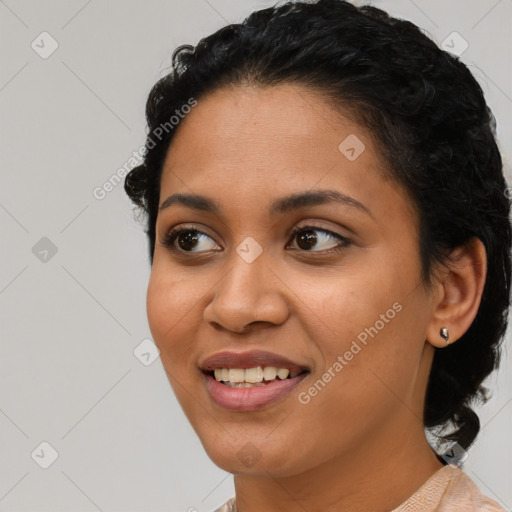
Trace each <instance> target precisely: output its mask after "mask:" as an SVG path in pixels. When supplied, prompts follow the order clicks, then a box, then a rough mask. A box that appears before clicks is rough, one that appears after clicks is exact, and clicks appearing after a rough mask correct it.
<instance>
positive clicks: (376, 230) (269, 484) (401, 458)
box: [125, 0, 511, 512]
mask: <svg viewBox="0 0 512 512" xmlns="http://www.w3.org/2000/svg"><path fill="white" fill-rule="evenodd" d="M146 117H147V121H148V128H149V133H148V136H147V141H146V148H147V152H146V155H145V159H144V163H143V164H142V165H141V166H139V167H137V168H135V169H133V170H132V171H131V172H130V174H129V175H128V176H127V179H126V183H125V188H126V191H127V193H128V194H129V196H130V197H131V199H132V200H133V201H134V202H135V203H136V204H137V205H138V206H140V207H142V208H143V210H144V211H145V212H146V214H147V234H148V239H149V249H150V257H151V262H152V271H151V277H150V282H149V286H148V294H147V313H148V320H149V325H150V328H151V332H152V335H153V337H154V340H155V343H156V344H157V346H158V347H159V349H160V351H161V359H162V363H163V365H164V368H165V370H166V373H167V375H168V377H169V381H170V383H171V385H172V387H173V389H174V392H175V394H176V396H177V398H178V400H179V403H180V405H181V407H182V408H183V411H184V413H185V414H186V416H187V418H188V420H189V421H190V423H191V425H192V427H193V428H194V430H195V432H196V433H197V435H198V436H199V439H200V440H201V442H202V444H203V446H204V448H205V450H206V452H207V453H208V455H209V457H210V458H211V459H212V460H213V462H214V463H215V464H217V465H218V466H219V467H221V468H222V469H224V470H226V471H229V472H231V473H233V474H234V475H235V476H234V483H235V491H236V499H235V497H233V498H232V499H231V500H229V501H228V502H227V503H225V504H224V505H223V506H222V507H221V508H220V509H218V510H219V511H234V510H238V511H239V512H255V511H261V510H265V511H277V510H287V511H304V510H307V511H309V512H320V511H334V510H336V511H339V510H350V511H352V512H359V511H369V510H371V511H374V512H388V511H391V510H393V511H402V510H404V511H405V510H408V511H412V510H414V511H427V510H428V511H433V510H436V511H448V510H458V511H460V510H464V511H466V510H468V511H469V510H471V511H484V510H485V511H499V510H503V509H502V508H501V507H500V506H499V505H498V504H497V503H496V502H495V501H493V500H491V499H490V498H488V497H486V496H484V495H482V494H481V493H480V491H479V490H478V488H477V487H476V485H475V483H474V482H473V481H472V480H471V479H470V478H469V476H468V475H466V474H465V473H464V472H463V471H462V470H461V469H460V468H459V467H458V466H457V460H456V459H457V456H460V455H461V454H464V451H465V449H467V448H468V447H469V446H470V445H471V444H472V443H473V441H474V440H475V437H476V435H477V433H478V431H479V421H478V417H477V416H476V414H475V413H474V411H473V410H472V409H471V407H470V403H471V402H472V401H474V400H475V399H483V398H485V388H483V387H482V385H481V384H482V381H483V380H484V379H485V377H486V376H487V375H489V373H490V372H491V371H492V370H493V369H494V368H495V367H496V365H497V363H498V360H499V353H500V351H499V348H500V343H501V341H502V339H503V337H504V333H505V329H506V321H507V313H508V307H509V297H510V295H509V287H510V265H511V262H510V247H511V226H510V221H509V218H508V215H509V210H510V202H509V199H508V194H507V188H506V183H505V180H504V177H503V172H502V163H501V157H500V153H499V151H498V148H497V145H496V142H495V138H494V129H493V117H492V114H491V113H490V111H489V109H488V108H487V106H486V103H485V101H484V98H483V94H482V91H481V88H480V87H479V86H478V84H477V82H476V81H475V80H474V78H473V77H472V75H471V74H470V72H469V71H468V69H467V68H466V67H465V66H464V65H463V64H462V63H461V62H460V61H459V60H458V59H457V58H455V57H454V56H451V55H449V54H447V53H445V52H443V51H441V50H440V49H439V48H438V47H437V46H436V45H435V44H434V43H433V42H432V41H431V40H429V39H428V38H427V37H426V36H425V35H423V34H422V32H420V30H419V29H418V28H417V27H416V26H415V25H413V24H411V23H409V22H407V21H401V20H397V19H393V18H391V17H389V16H388V15H387V14H385V13H384V12H383V11H381V10H379V9H376V8H372V7H360V8H358V7H355V6H353V5H351V4H349V3H347V2H344V1H343V0H318V1H315V2H308V3H304V2H289V3H286V4H285V5H282V6H280V7H276V8H272V9H265V10H262V11H258V12H255V13H253V14H252V15H251V16H250V17H248V18H247V19H246V20H245V21H244V22H243V23H241V24H235V25H230V26H227V27H225V28H223V29H221V30H219V31H218V32H216V33H215V34H213V35H211V36H209V37H207V38H205V39H203V40H202V41H200V42H199V44H198V45H197V46H196V47H195V48H194V47H191V46H183V47H180V48H178V50H177V51H176V52H175V54H174V55H173V70H172V71H171V73H169V74H168V75H167V76H165V77H164V78H162V79H161V80H160V81H159V82H158V83H157V84H156V85H155V86H154V87H153V89H152V91H151V93H150V96H149V99H148V102H147V109H146ZM426 429H427V432H428V433H430V434H431V441H430V443H431V444H432V446H431V444H429V441H428V440H427V437H426V435H425V430H426Z"/></svg>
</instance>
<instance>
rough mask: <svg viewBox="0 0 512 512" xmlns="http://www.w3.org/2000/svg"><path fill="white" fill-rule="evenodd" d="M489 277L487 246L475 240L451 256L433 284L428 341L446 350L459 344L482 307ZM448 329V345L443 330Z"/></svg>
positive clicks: (455, 250)
mask: <svg viewBox="0 0 512 512" xmlns="http://www.w3.org/2000/svg"><path fill="white" fill-rule="evenodd" d="M486 275H487V255H486V252H485V247H484V244H483V243H482V241H481V240H479V239H478V238H475V237H473V238H472V239H471V240H469V241H468V242H467V243H466V244H464V245H462V246H460V247H457V248H456V249H454V250H453V251H452V252H451V253H450V259H449V260H447V262H446V265H445V266H444V267H443V268H442V269H438V272H437V275H436V276H435V278H434V279H435V281H434V283H433V285H432V286H433V291H434V293H433V303H432V308H433V309H432V317H431V321H430V324H429V325H428V328H427V341H428V342H429V343H431V344H432V345H434V346H435V347H439V348H442V347H446V346H447V345H448V344H450V343H453V342H454V341H457V340H458V339H459V338H460V337H461V336H462V335H463V334H464V333H465V332H466V331H467V330H468V329H469V327H470V326H471V324H472V323H473V320H474V319H475V316H476V314H477V312H478V307H479V306H480V301H481V298H482V293H483V290H484V285H485V278H486ZM443 327H446V329H447V330H448V343H447V342H446V341H445V340H444V339H443V338H442V337H441V335H440V330H441V329H442V328H443Z"/></svg>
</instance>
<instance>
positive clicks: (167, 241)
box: [161, 226, 352, 254]
mask: <svg viewBox="0 0 512 512" xmlns="http://www.w3.org/2000/svg"><path fill="white" fill-rule="evenodd" d="M303 231H321V232H322V233H326V234H327V235H328V236H329V237H330V238H334V239H336V240H338V241H339V244H338V245H337V246H336V247H331V248H330V249H327V250H324V251H307V250H305V249H300V248H299V249H294V250H298V251H301V252H306V253H319V254H332V253H338V252H341V251H343V250H344V249H345V248H346V247H348V246H349V245H351V244H352V242H351V241H350V240H349V239H348V238H346V237H344V236H342V235H340V234H338V233H334V232H333V231H330V230H328V229H324V228H320V227H318V226H301V227H297V228H294V230H293V231H292V233H291V235H290V240H291V241H293V239H294V238H295V237H296V236H297V234H299V233H300V232H303ZM191 232H193V233H197V234H199V235H205V236H207V237H208V238H211V237H210V236H209V235H207V234H206V233H204V232H203V231H200V230H198V229H195V228H192V227H186V228H180V229H172V230H171V231H169V232H168V233H167V234H166V235H165V236H164V239H163V240H162V242H161V244H162V246H163V247H165V248H167V249H169V250H171V251H174V252H177V253H182V254H201V252H206V251H195V252H194V251H183V250H181V249H178V248H177V247H176V245H175V242H176V239H177V238H178V237H179V236H180V235H182V234H184V233H191ZM288 245H289V244H288Z"/></svg>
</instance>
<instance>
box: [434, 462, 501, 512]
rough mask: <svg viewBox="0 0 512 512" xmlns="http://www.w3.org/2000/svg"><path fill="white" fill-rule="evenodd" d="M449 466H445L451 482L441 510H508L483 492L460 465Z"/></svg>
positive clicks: (488, 511)
mask: <svg viewBox="0 0 512 512" xmlns="http://www.w3.org/2000/svg"><path fill="white" fill-rule="evenodd" d="M448 468H449V469H446V468H444V469H445V470H446V473H447V477H448V478H449V482H448V485H447V487H446V492H445V494H444V496H443V499H442V501H441V505H442V506H441V508H440V509H439V511H440V512H444V511H445V510H446V511H448V510H455V509H457V510H466V509H467V510H468V512H469V511H471V512H473V511H474V512H506V511H505V509H504V508H502V507H501V506H500V505H499V504H498V503H497V502H496V501H494V500H493V499H491V498H489V497H488V496H486V495H484V494H482V493H481V492H480V489H479V488H478V487H477V485H476V484H475V482H474V481H473V480H472V479H471V478H470V477H469V476H468V475H467V474H466V473H464V472H463V471H462V470H461V469H460V468H459V467H457V466H448ZM454 507H455V508H454Z"/></svg>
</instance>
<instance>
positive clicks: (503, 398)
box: [0, 0, 512, 512]
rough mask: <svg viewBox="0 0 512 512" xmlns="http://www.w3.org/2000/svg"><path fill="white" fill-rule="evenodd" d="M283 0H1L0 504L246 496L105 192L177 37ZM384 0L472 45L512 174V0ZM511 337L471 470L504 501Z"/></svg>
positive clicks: (142, 243) (114, 505) (133, 234)
mask: <svg viewBox="0 0 512 512" xmlns="http://www.w3.org/2000/svg"><path fill="white" fill-rule="evenodd" d="M273 4H274V2H272V1H257V0H243V1H240V0H145V1H136V0H108V1H107V0H88V1H87V0H66V1H64V0H61V1H57V0H46V1H41V0H0V44H1V52H0V55H1V67H0V123H1V125H0V126H1V132H0V144H1V174H0V227H1V230H2V231H1V233H2V251H1V258H2V264H1V266H0V322H1V323H0V329H1V330H0V336H1V338H0V340H1V346H0V348H1V357H0V459H1V464H0V510H2V511H52V512H53V511H57V510H62V511H64V510H65V511H96V510H100V511H170V512H180V511H187V510H192V507H193V509H195V510H197V511H200V512H202V511H205V512H206V511H212V510H213V509H214V508H215V507H217V506H218V505H219V504H221V503H223V502H224V501H225V500H227V499H228V498H229V497H231V496H232V495H233V494H234V487H233V480H232V476H231V475H230V474H228V473H226V472H224V471H222V470H221V469H219V468H217V467H216V466H215V465H214V464H213V463H212V462H211V461H210V460H209V458H208V457H207V456H206V454H205V453H204V451H203V448H202V446H201V444H200V442H199V440H198V439H197V438H196V436H195V434H194V433H193V431H192V428H191V427H190V426H189V424H188V422H187V420H186V419H185V417H184V415H183V413H182V411H181V409H180V407H179V405H178V403H177V402H176V400H175V398H174V396H173V394H172V391H171V388H170V386H169V383H168V381H167V378H166V376H165V373H164V371H163V369H162V366H161V362H160V359H159V358H156V359H154V357H153V354H152V352H151V351H150V348H151V342H148V341H146V342H144V341H143V340H146V339H149V338H151V335H150V331H149V328H148V325H147V320H146V311H145V292H146V284H147V280H148V276H149V272H150V265H149V261H148V254H147V243H146V239H145V235H144V233H143V226H142V225H141V224H140V223H137V221H136V220H135V219H134V215H133V211H132V206H131V204H130V202H129V201H128V199H127V198H126V197H125V195H124V191H123V187H122V184H119V185H117V186H116V187H114V188H113V189H112V190H110V191H109V192H108V193H106V194H105V197H103V198H102V199H97V198H96V197H95V196H94V194H93V191H94V190H95V189H96V188H97V187H101V186H102V185H103V184H104V183H105V182H106V181H108V180H109V178H110V177H111V176H112V175H113V174H115V173H116V172H117V170H118V169H119V168H121V167H122V166H123V165H125V166H127V167H131V165H130V160H129V159H130V157H132V156H133V153H134V152H136V151H138V149H139V148H140V147H141V145H142V144H143V143H144V140H145V119H144V106H145V101H146V98H147V94H148V92H149V90H150V88H151V86H152V85H153V83H154V82H155V81H156V80H157V79H158V78H159V77H160V76H162V74H163V73H165V72H166V70H167V69H168V67H169V63H170V56H171V53H172V51H173V49H174V48H175V47H176V46H177V45H179V44H183V43H191V44H196V43H197V42H198V40H199V39H200V38H201V37H203V36H206V35H209V34H210V33H211V32H213V31H215V30H217V29H219V28H220V27H222V26H224V25H226V24H227V23H232V22H239V21H241V20H242V19H243V18H244V17H245V16H246V15H247V14H249V13H250V12H251V11H252V10H254V9H256V8H262V7H268V6H271V5H273ZM372 4H373V5H375V6H377V7H382V8H384V9H386V10H388V11H389V12H390V13H391V14H393V15H395V16H399V17H402V18H406V19H409V20H411V21H413V22H414V23H416V24H418V25H419V26H420V27H422V28H423V29H424V30H425V31H426V32H427V33H428V34H429V35H430V36H431V37H432V38H434V39H435V40H436V41H437V42H438V44H440V45H442V44H443V41H446V40H447V38H449V37H451V39H448V41H453V42H452V43H451V45H452V46H454V45H455V47H456V49H457V50H458V51H462V49H463V48H465V46H466V45H467V48H466V49H465V51H464V52H463V53H462V54H461V59H462V61H463V62H465V63H466V64H467V65H468V66H469V67H470V69H471V70H472V72H473V73H474V74H475V76H476V77H477V79H478V80H479V82H480V84H481V85H482V87H483V89H484V92H485V94H486V97H487V100H488V103H489V105H490V106H491V108H492V109H493V111H494V114H495V116H496V119H497V130H498V137H499V140H500V144H501V147H502V150H503V155H504V157H505V160H506V165H507V176H509V175H510V171H509V169H510V166H509V164H508V162H509V161H510V155H511V154H512V147H511V141H512V133H511V132H512V88H511V84H512V55H511V51H512V44H511V35H510V34H511V33H512V2H511V0H472V1H468V0H449V1H447V0H428V1H427V0H414V1H413V0H380V1H374V2H372ZM454 32H457V35H453V33H454ZM454 37H455V38H456V39H453V38H454ZM52 51H53V53H52ZM132 165H133V160H132ZM141 343H143V344H142V345H141ZM510 343H511V340H510V335H509V336H508V339H507V347H506V349H505V353H504V360H503V362H502V366H501V369H500V371H499V372H498V373H497V374H494V375H493V376H492V378H491V379H489V381H488V384H489V386H490V387H492V388H493V398H492V399H491V400H490V401H489V402H488V403H487V404H486V405H485V406H483V407H480V408H479V409H478V412H479V415H480V418H481V421H482V430H481V433H480V435H479V438H478V441H477V443H476V444H475V445H474V447H472V448H471V450H470V452H469V457H468V459H467V462H466V464H465V466H464V469H465V471H466V472H467V473H468V474H469V475H470V476H471V477H472V478H473V480H474V481H475V482H476V483H477V485H478V486H479V487H480V488H481V490H482V491H483V492H484V493H485V494H488V495H489V496H491V497H492V498H494V499H495V500H497V501H498V502H500V503H501V504H502V505H503V506H504V507H505V508H507V509H508V510H510V509H511V508H512V487H511V485H510V482H511V479H512V440H511V436H510V431H511V429H510V426H511V424H512V390H511V389H512V386H511V383H512V376H511V370H510V369H511V366H512V365H511V355H510ZM148 354H149V355H148ZM150 362H151V364H149V363H150ZM41 443H43V444H41ZM44 466H47V467H46V469H45V468H44Z"/></svg>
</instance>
